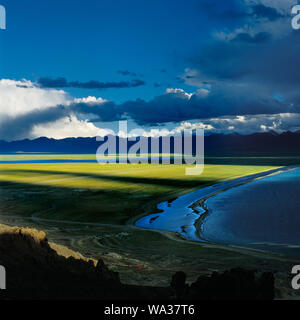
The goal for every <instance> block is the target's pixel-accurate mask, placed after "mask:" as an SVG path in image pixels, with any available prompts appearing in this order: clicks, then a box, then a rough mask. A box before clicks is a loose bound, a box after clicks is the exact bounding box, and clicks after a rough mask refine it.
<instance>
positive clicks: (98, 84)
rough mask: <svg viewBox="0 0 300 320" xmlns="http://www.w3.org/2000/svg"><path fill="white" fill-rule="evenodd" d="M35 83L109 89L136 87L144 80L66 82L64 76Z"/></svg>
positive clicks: (51, 85) (63, 86) (54, 86)
mask: <svg viewBox="0 0 300 320" xmlns="http://www.w3.org/2000/svg"><path fill="white" fill-rule="evenodd" d="M37 84H38V85H39V86H40V87H41V88H62V89H63V88H78V89H99V90H101V89H111V88H119V89H120V88H136V87H140V86H143V85H145V82H144V81H142V80H139V79H134V80H132V81H120V82H100V81H94V80H91V81H88V82H80V81H71V82H68V81H67V80H66V79H65V78H57V79H51V78H39V79H38V80H37Z"/></svg>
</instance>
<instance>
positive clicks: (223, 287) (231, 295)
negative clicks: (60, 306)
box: [0, 227, 274, 300]
mask: <svg viewBox="0 0 300 320" xmlns="http://www.w3.org/2000/svg"><path fill="white" fill-rule="evenodd" d="M65 252H67V254H64V256H63V255H59V254H58V253H57V251H55V250H54V249H52V248H51V246H50V245H49V243H48V240H47V237H46V234H45V233H44V232H42V231H37V230H35V229H26V228H18V227H14V228H9V227H7V228H6V229H5V230H3V228H2V229H1V232H0V265H3V266H5V268H6V273H7V290H0V299H9V300H14V299H18V300H20V299H23V300H24V299H29V300H30V299H56V300H57V299H100V300H128V299H134V300H174V299H176V300H189V299H192V300H211V299H213V300H214V299H215V300H218V299H222V300H223V299H273V298H274V276H273V274H272V273H264V274H262V275H261V276H259V277H256V274H255V272H254V271H248V270H244V269H232V270H230V271H226V272H224V273H213V274H212V275H211V276H209V277H204V276H201V277H199V278H198V280H197V281H196V282H194V283H193V284H191V285H188V284H187V283H186V275H185V273H184V272H177V273H176V274H175V275H174V276H173V278H172V280H171V283H170V286H169V287H165V288H162V287H146V286H134V285H126V284H122V283H121V281H120V278H119V275H118V273H116V272H113V271H111V270H109V269H108V268H107V266H106V265H105V264H104V262H103V260H101V259H100V260H99V261H98V262H97V261H96V260H93V259H87V258H84V257H82V256H81V255H80V254H77V253H75V252H72V251H71V250H69V249H67V248H65ZM200 267H201V266H199V268H200Z"/></svg>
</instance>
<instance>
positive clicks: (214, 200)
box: [201, 168, 300, 256]
mask: <svg viewBox="0 0 300 320" xmlns="http://www.w3.org/2000/svg"><path fill="white" fill-rule="evenodd" d="M205 206H206V208H207V209H208V211H209V214H208V215H207V216H206V218H205V219H204V221H203V223H202V226H201V235H202V236H203V237H204V238H205V239H208V240H210V241H213V242H217V243H227V244H234V245H243V246H249V247H253V248H259V249H263V250H269V251H274V252H280V253H285V254H289V255H295V256H300V250H299V248H300V169H299V168H296V169H294V170H289V171H286V172H282V173H279V174H275V175H271V176H269V177H266V178H264V179H260V180H256V181H253V182H251V183H247V184H244V185H241V186H239V187H236V188H231V189H229V190H227V191H224V192H221V193H219V194H217V195H215V196H214V197H211V198H209V199H208V200H207V201H206V203H205Z"/></svg>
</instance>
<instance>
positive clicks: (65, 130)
mask: <svg viewBox="0 0 300 320" xmlns="http://www.w3.org/2000/svg"><path fill="white" fill-rule="evenodd" d="M108 133H109V132H108V131H107V130H104V129H99V128H98V127H96V126H95V125H94V124H93V123H90V122H88V121H87V120H78V119H77V118H76V116H74V115H72V116H70V117H66V118H63V119H60V120H58V121H56V122H54V123H48V124H43V125H36V126H34V127H33V130H32V132H31V136H30V138H32V139H34V138H38V137H47V138H54V139H64V138H69V137H74V138H78V137H95V136H97V135H100V136H106V135H107V134H108Z"/></svg>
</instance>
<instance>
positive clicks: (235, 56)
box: [191, 32, 300, 90]
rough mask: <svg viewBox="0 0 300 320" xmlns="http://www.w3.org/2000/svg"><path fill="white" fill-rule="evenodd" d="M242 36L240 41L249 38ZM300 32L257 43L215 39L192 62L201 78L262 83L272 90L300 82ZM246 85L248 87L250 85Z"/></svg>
mask: <svg viewBox="0 0 300 320" xmlns="http://www.w3.org/2000/svg"><path fill="white" fill-rule="evenodd" d="M250 37H251V36H250V35H249V36H246V35H243V36H242V38H243V40H245V39H248V40H249V39H250ZM299 56H300V34H299V33H297V32H291V33H290V34H289V35H287V36H286V37H284V38H282V39H277V40H274V41H267V42H262V43H259V44H257V43H256V42H255V41H216V42H215V43H213V44H212V45H210V46H208V47H207V48H206V49H205V50H202V52H201V54H199V55H196V56H194V57H193V58H192V59H191V62H192V64H193V66H194V68H196V69H197V70H199V72H200V73H201V75H202V77H203V78H204V79H203V80H210V81H224V80H226V81H246V82H247V83H248V85H249V86H250V87H251V83H261V84H263V85H264V86H265V87H267V86H273V89H274V90H275V89H276V90H285V89H286V88H287V87H290V88H292V87H294V88H295V89H296V86H298V85H299V84H300V72H298V71H297V70H299V67H300V59H299ZM250 87H249V90H251V88H250Z"/></svg>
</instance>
